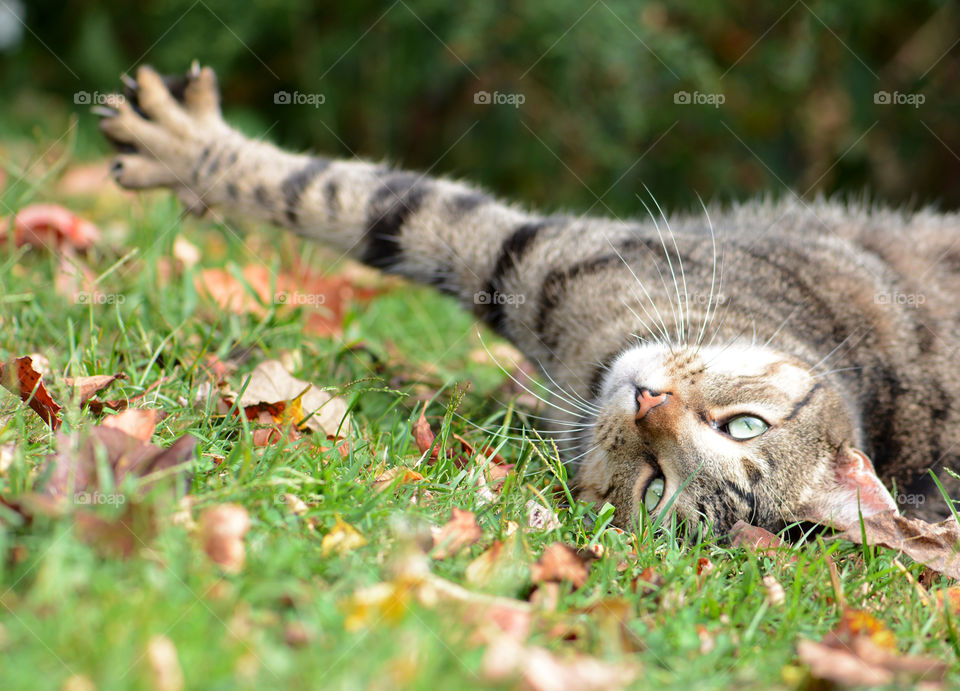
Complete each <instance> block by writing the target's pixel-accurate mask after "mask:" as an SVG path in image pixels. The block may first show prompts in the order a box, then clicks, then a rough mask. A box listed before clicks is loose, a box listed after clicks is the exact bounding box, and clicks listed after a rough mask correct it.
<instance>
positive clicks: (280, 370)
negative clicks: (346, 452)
mask: <svg viewBox="0 0 960 691" xmlns="http://www.w3.org/2000/svg"><path fill="white" fill-rule="evenodd" d="M281 403H282V404H284V406H283V408H279V407H278V408H277V409H276V411H273V410H270V411H269V412H271V415H274V413H275V414H276V416H277V417H275V419H276V420H278V421H279V422H284V421H287V420H289V421H290V422H293V423H294V424H296V425H297V426H298V427H301V428H303V427H306V428H307V429H310V430H312V431H314V432H318V433H321V434H324V435H332V436H339V437H343V436H346V433H347V431H348V430H349V429H350V416H349V414H348V412H347V402H346V401H345V400H343V399H342V398H340V397H339V396H332V395H331V394H329V393H327V392H326V391H324V390H323V389H321V388H319V387H316V386H314V385H313V384H310V383H309V382H305V381H302V380H300V379H297V378H296V377H294V376H293V375H291V374H290V373H289V372H287V371H286V370H285V369H284V367H283V365H282V364H280V362H279V361H277V360H267V361H266V362H261V363H260V364H259V365H257V367H256V368H255V369H254V370H253V372H252V373H251V374H250V381H249V383H248V384H247V387H246V389H245V390H244V392H243V395H242V396H241V397H240V402H239V406H240V407H241V408H244V409H246V408H249V407H252V408H254V409H255V410H257V411H260V410H261V409H262V406H268V407H269V406H279V404H281ZM284 415H286V416H287V417H284Z"/></svg>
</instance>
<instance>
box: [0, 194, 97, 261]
mask: <svg viewBox="0 0 960 691" xmlns="http://www.w3.org/2000/svg"><path fill="white" fill-rule="evenodd" d="M8 228H9V221H7V222H5V223H3V224H0V242H4V241H5V239H6V237H7V230H8ZM13 239H14V242H15V243H16V245H17V247H22V246H23V245H33V246H35V247H48V248H52V249H56V248H57V247H61V246H69V247H72V248H74V249H78V250H86V249H89V248H90V247H91V246H92V245H94V244H95V243H96V242H99V240H100V231H99V230H98V229H97V227H96V226H95V225H94V224H93V223H91V222H90V221H87V220H84V219H82V218H80V217H79V216H77V215H76V214H75V213H73V212H72V211H70V210H69V209H67V208H65V207H62V206H59V205H57V204H30V205H28V206H25V207H23V208H22V209H20V211H19V213H17V216H16V218H15V219H14V222H13Z"/></svg>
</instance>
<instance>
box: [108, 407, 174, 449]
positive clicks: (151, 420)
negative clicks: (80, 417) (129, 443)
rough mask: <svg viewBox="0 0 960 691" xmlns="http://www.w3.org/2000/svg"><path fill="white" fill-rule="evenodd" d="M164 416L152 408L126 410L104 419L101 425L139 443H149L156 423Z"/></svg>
mask: <svg viewBox="0 0 960 691" xmlns="http://www.w3.org/2000/svg"><path fill="white" fill-rule="evenodd" d="M166 416H167V414H166V413H164V412H162V411H160V410H156V409H154V408H128V409H127V410H124V411H123V412H122V413H117V414H116V415H111V416H110V417H108V418H106V419H104V421H103V422H102V423H101V425H102V426H103V427H112V428H113V429H118V430H120V431H121V432H126V433H127V434H129V435H130V436H131V437H134V438H136V439H139V440H140V441H150V440H151V439H152V438H153V432H154V430H155V429H156V428H157V423H158V422H160V421H161V420H162V419H163V418H165V417H166Z"/></svg>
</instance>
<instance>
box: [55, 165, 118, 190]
mask: <svg viewBox="0 0 960 691" xmlns="http://www.w3.org/2000/svg"><path fill="white" fill-rule="evenodd" d="M111 187H113V188H116V187H117V185H111V184H110V162H109V161H107V160H103V161H94V162H90V163H75V164H73V165H71V166H69V167H68V168H67V169H66V170H64V172H63V175H62V176H61V177H60V179H59V180H58V181H57V194H58V195H63V196H66V197H95V196H97V195H98V194H100V193H101V192H103V191H104V190H105V189H109V188H111Z"/></svg>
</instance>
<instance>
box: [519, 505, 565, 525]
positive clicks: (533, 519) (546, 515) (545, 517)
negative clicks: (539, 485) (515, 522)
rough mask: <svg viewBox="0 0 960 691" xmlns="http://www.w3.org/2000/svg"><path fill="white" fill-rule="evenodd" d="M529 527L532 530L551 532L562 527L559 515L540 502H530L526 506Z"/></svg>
mask: <svg viewBox="0 0 960 691" xmlns="http://www.w3.org/2000/svg"><path fill="white" fill-rule="evenodd" d="M526 509H527V525H528V526H529V527H530V528H531V529H532V530H541V531H549V530H556V529H557V528H559V527H560V519H559V518H558V517H557V514H556V513H555V512H553V511H552V510H550V509H548V508H547V507H546V506H544V505H543V504H541V503H540V502H537V501H534V500H533V499H531V500H529V501H528V502H527V504H526Z"/></svg>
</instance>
